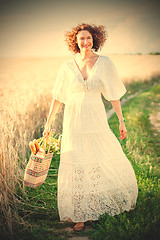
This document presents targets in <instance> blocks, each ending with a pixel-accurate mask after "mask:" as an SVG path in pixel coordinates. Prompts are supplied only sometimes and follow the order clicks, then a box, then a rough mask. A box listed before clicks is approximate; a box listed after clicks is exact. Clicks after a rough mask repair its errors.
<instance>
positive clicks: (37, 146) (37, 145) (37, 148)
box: [33, 139, 40, 152]
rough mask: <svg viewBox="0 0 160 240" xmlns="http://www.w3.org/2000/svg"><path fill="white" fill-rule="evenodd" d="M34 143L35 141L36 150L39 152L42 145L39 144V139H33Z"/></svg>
mask: <svg viewBox="0 0 160 240" xmlns="http://www.w3.org/2000/svg"><path fill="white" fill-rule="evenodd" d="M33 143H34V145H35V148H36V152H39V149H40V146H39V144H38V142H37V140H36V139H34V140H33Z"/></svg>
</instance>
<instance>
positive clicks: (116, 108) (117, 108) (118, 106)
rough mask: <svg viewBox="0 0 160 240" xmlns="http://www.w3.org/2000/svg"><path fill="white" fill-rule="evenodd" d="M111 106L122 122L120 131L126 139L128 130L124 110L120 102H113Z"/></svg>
mask: <svg viewBox="0 0 160 240" xmlns="http://www.w3.org/2000/svg"><path fill="white" fill-rule="evenodd" d="M111 104H112V106H113V109H114V111H115V112H116V114H117V117H118V119H119V120H120V125H119V131H120V135H121V136H122V137H123V138H125V137H126V134H127V129H126V127H125V123H124V121H121V120H123V114H122V109H121V103H120V100H111Z"/></svg>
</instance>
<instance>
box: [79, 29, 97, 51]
mask: <svg viewBox="0 0 160 240" xmlns="http://www.w3.org/2000/svg"><path fill="white" fill-rule="evenodd" d="M76 42H77V44H78V47H79V49H80V52H81V51H85V52H86V51H91V49H92V47H93V38H92V35H91V34H90V32H88V31H87V30H81V31H79V32H78V34H77V39H76Z"/></svg>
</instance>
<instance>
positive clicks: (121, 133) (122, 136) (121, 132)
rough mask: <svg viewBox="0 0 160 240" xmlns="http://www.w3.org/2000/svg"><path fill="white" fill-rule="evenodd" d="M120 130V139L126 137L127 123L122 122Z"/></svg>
mask: <svg viewBox="0 0 160 240" xmlns="http://www.w3.org/2000/svg"><path fill="white" fill-rule="evenodd" d="M119 131H120V139H124V138H126V134H127V129H126V127H125V123H124V122H121V123H120V125H119Z"/></svg>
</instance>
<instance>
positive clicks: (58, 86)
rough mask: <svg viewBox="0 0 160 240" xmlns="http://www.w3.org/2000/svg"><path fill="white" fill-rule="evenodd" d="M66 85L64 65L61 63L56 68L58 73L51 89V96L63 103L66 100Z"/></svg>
mask: <svg viewBox="0 0 160 240" xmlns="http://www.w3.org/2000/svg"><path fill="white" fill-rule="evenodd" d="M67 85H68V83H67V75H66V74H65V65H64V64H63V65H62V66H61V67H60V68H59V70H58V74H57V76H56V80H55V83H54V86H53V89H52V96H53V98H55V99H56V100H58V101H60V102H62V103H64V104H65V103H66V101H67V92H68V91H67V89H68V86H67Z"/></svg>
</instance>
